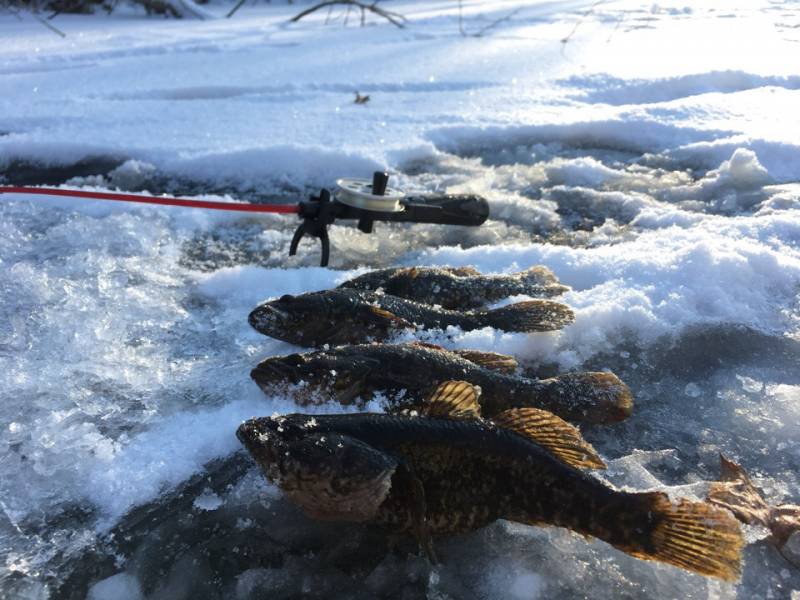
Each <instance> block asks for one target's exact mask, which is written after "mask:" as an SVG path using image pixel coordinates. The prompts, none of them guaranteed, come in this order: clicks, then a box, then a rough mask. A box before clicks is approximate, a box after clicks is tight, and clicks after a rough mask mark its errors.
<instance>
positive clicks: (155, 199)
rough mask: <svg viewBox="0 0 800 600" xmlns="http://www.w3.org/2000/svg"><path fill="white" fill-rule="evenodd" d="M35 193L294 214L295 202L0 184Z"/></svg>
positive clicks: (15, 191)
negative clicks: (263, 201) (277, 202)
mask: <svg viewBox="0 0 800 600" xmlns="http://www.w3.org/2000/svg"><path fill="white" fill-rule="evenodd" d="M4 193H5V194H36V195H44V196H68V197H70V198H91V199H94V200H116V201H118V202H139V203H141V204H159V205H162V206H186V207H189V208H207V209H210V210H230V211H238V212H255V213H280V214H286V215H289V214H296V213H297V212H299V209H298V207H297V205H296V204H246V203H238V202H213V201H211V200H189V199H188V198H173V197H171V196H140V195H138V194H117V193H113V192H90V191H84V190H63V189H61V188H46V187H24V186H21V187H20V186H0V194H4Z"/></svg>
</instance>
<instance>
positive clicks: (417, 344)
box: [408, 341, 444, 350]
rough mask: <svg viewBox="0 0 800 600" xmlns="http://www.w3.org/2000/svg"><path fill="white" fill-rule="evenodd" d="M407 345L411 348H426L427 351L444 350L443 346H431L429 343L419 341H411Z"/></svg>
mask: <svg viewBox="0 0 800 600" xmlns="http://www.w3.org/2000/svg"><path fill="white" fill-rule="evenodd" d="M408 345H409V346H411V347H412V348H427V349H429V350H444V347H443V346H439V345H438V344H431V343H430V342H420V341H413V342H408Z"/></svg>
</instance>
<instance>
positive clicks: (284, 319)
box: [247, 304, 292, 335]
mask: <svg viewBox="0 0 800 600" xmlns="http://www.w3.org/2000/svg"><path fill="white" fill-rule="evenodd" d="M247 320H248V321H249V323H250V326H251V327H252V328H253V329H255V330H256V331H259V332H261V333H264V334H267V335H270V334H272V333H276V332H281V331H285V330H286V329H288V328H289V327H290V326H291V323H292V315H291V314H290V313H289V312H287V311H285V310H282V309H280V308H276V307H275V306H272V305H270V304H262V305H261V306H259V307H257V308H256V309H254V310H253V311H252V312H251V313H250V315H249V316H248V317H247Z"/></svg>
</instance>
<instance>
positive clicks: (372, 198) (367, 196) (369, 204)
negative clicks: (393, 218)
mask: <svg viewBox="0 0 800 600" xmlns="http://www.w3.org/2000/svg"><path fill="white" fill-rule="evenodd" d="M380 175H383V176H384V177H378V176H377V174H376V178H375V179H373V181H369V180H367V179H337V180H336V187H337V189H336V193H335V196H336V200H337V201H339V202H341V203H342V204H347V205H348V206H352V207H353V208H360V209H361V210H370V211H375V212H386V213H395V212H402V211H403V210H405V207H404V206H403V204H402V203H401V200H403V199H404V198H405V197H406V195H405V193H404V192H403V191H402V190H398V189H397V188H390V187H387V186H386V183H387V182H388V176H385V174H384V173H381V174H380Z"/></svg>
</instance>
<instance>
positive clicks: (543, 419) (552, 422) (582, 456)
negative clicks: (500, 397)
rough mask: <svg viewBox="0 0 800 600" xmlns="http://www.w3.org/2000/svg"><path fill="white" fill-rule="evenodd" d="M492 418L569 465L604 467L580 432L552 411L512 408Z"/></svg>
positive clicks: (591, 467)
mask: <svg viewBox="0 0 800 600" xmlns="http://www.w3.org/2000/svg"><path fill="white" fill-rule="evenodd" d="M492 422H493V423H494V424H495V425H497V426H498V427H502V428H503V429H509V430H511V431H513V432H515V433H517V434H519V435H521V436H523V437H526V438H528V439H529V440H532V441H534V442H536V443H537V444H539V445H540V446H542V447H544V448H546V449H547V450H549V451H550V452H551V453H552V454H553V455H554V456H555V457H556V458H558V459H559V460H561V461H562V462H564V463H566V464H568V465H570V466H572V467H579V468H580V467H583V468H588V469H605V468H606V464H605V463H604V462H603V459H602V458H600V456H599V455H598V454H597V451H596V450H595V449H594V448H592V446H591V445H590V444H589V442H587V441H586V440H584V439H583V436H582V435H581V432H580V431H578V430H577V429H576V428H575V427H573V426H572V425H570V424H569V423H567V422H566V421H564V420H563V419H562V418H561V417H557V416H556V415H554V414H553V413H551V412H548V411H546V410H541V409H539V408H512V409H510V410H506V411H503V412H501V413H500V414H499V415H495V416H494V417H492Z"/></svg>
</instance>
